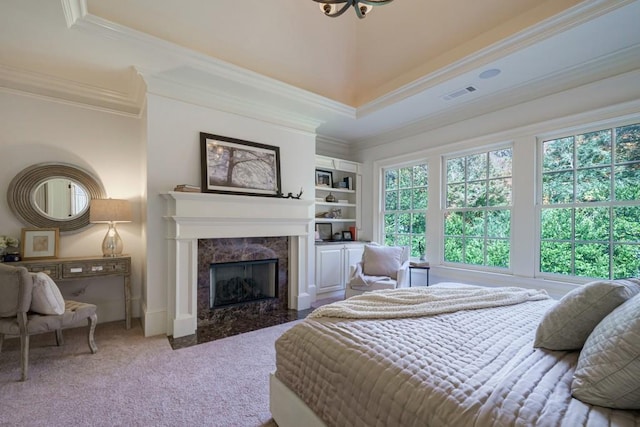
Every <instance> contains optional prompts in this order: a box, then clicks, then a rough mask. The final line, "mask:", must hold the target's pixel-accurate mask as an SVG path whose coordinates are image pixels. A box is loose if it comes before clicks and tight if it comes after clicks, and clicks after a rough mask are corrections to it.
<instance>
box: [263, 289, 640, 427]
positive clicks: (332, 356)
mask: <svg viewBox="0 0 640 427" xmlns="http://www.w3.org/2000/svg"><path fill="white" fill-rule="evenodd" d="M637 286H638V291H640V282H638V283H637ZM444 287H450V288H460V289H462V288H465V289H467V288H470V287H465V286H464V285H457V284H447V285H445V286H444ZM510 289H511V288H510ZM383 292H384V291H383ZM392 292H393V291H392ZM365 295H366V294H365ZM355 298H360V297H355ZM639 298H640V295H639ZM352 299H353V298H352ZM627 299H631V296H630V295H627ZM635 299H636V300H638V301H640V299H638V298H635ZM563 300H564V298H563ZM347 301H349V300H347ZM561 302H562V300H561ZM557 305H560V303H558V301H555V300H553V299H550V298H548V297H536V298H529V299H527V300H525V301H520V302H516V303H510V302H509V303H506V304H498V305H495V306H491V305H488V306H486V307H474V308H473V309H456V310H451V309H449V310H444V311H445V312H441V313H439V314H434V313H430V314H429V315H414V314H409V315H407V313H404V314H403V316H402V317H399V318H394V316H392V315H386V314H380V313H377V315H373V316H370V317H371V318H366V316H365V318H358V316H348V315H347V316H346V317H354V318H345V317H333V316H332V311H331V310H330V309H329V310H328V311H326V312H325V315H319V316H310V317H309V318H307V319H305V320H303V321H302V322H300V323H299V324H297V325H295V326H294V327H292V328H291V329H289V330H288V331H287V332H285V333H284V334H283V335H282V336H281V337H280V338H279V339H278V340H277V341H276V371H275V372H274V373H273V374H272V376H271V379H270V387H271V390H270V405H271V412H272V415H273V417H274V420H275V421H276V423H277V424H278V425H279V426H280V427H288V426H301V425H304V426H325V425H326V426H530V425H536V426H544V425H548V426H582V425H592V426H600V425H614V426H624V427H626V426H636V427H638V426H640V411H638V410H635V409H631V410H630V409H614V408H607V407H602V406H597V405H591V404H587V403H584V402H582V401H580V400H578V399H576V398H573V397H572V391H571V385H572V380H573V377H574V371H575V369H576V365H577V363H578V359H579V356H580V353H581V352H580V351H552V350H548V349H544V348H534V346H533V343H534V340H537V339H538V338H537V336H536V334H537V333H539V332H537V330H538V329H539V325H540V324H541V320H542V319H543V317H545V316H547V315H548V313H549V312H551V311H552V310H551V309H552V308H554V307H556V306H557ZM636 305H637V304H636ZM316 311H317V310H316ZM314 313H315V312H314ZM327 313H329V315H328V316H327V315H326V314H327ZM605 315H606V313H605ZM380 317H382V318H380ZM386 317H388V318H386ZM598 320H600V319H598ZM594 333H595V331H594ZM585 348H586V347H585ZM631 399H632V403H633V400H634V399H635V397H633V396H632V397H631Z"/></svg>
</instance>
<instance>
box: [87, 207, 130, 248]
mask: <svg viewBox="0 0 640 427" xmlns="http://www.w3.org/2000/svg"><path fill="white" fill-rule="evenodd" d="M131 218H132V216H131V204H130V203H129V201H128V200H120V199H92V200H91V205H90V206H89V222H92V223H107V224H109V229H108V230H107V235H106V236H104V240H103V241H102V254H103V255H104V256H106V257H117V256H119V255H121V254H122V239H121V238H120V235H119V234H118V230H116V223H118V222H131Z"/></svg>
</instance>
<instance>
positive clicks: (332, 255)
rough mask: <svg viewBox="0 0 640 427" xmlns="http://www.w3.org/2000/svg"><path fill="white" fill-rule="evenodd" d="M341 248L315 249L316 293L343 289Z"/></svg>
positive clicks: (318, 247)
mask: <svg viewBox="0 0 640 427" xmlns="http://www.w3.org/2000/svg"><path fill="white" fill-rule="evenodd" d="M342 248H343V246H342V245H326V246H317V247H316V286H317V288H318V293H323V292H330V291H339V290H341V289H344V282H343V278H342V271H343V264H342V262H343V255H342V253H343V251H342Z"/></svg>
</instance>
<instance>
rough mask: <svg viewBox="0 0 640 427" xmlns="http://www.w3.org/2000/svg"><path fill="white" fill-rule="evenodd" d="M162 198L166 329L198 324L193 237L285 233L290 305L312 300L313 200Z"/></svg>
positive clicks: (178, 333) (182, 331) (181, 331)
mask: <svg viewBox="0 0 640 427" xmlns="http://www.w3.org/2000/svg"><path fill="white" fill-rule="evenodd" d="M162 197H163V198H164V199H165V200H166V214H165V217H164V218H165V220H166V224H167V229H166V236H167V242H168V244H167V253H168V255H167V265H168V275H169V276H168V277H169V300H168V306H167V312H168V316H169V318H168V322H167V335H173V337H174V338H178V337H182V336H186V335H191V334H194V333H195V331H196V328H197V287H198V283H197V280H198V272H197V265H198V239H217V238H234V237H278V236H288V237H289V301H288V304H289V308H291V309H296V310H304V309H307V308H309V307H310V306H311V302H313V301H314V300H315V295H316V291H315V284H314V281H313V277H312V276H313V268H312V266H313V243H314V201H313V200H296V199H281V198H276V197H251V196H236V195H226V194H206V193H182V192H169V193H165V194H162Z"/></svg>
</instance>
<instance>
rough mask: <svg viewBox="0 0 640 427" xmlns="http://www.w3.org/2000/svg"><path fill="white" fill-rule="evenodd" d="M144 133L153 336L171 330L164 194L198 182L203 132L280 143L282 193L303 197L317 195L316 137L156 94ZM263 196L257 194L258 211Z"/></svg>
mask: <svg viewBox="0 0 640 427" xmlns="http://www.w3.org/2000/svg"><path fill="white" fill-rule="evenodd" d="M150 91H152V89H150ZM146 132H147V143H146V144H147V153H148V158H147V160H148V171H147V179H148V183H147V190H146V191H147V194H148V197H147V208H146V216H147V230H146V247H147V251H148V252H147V264H146V277H147V280H146V284H147V288H146V290H145V295H144V297H145V298H144V299H145V305H144V306H143V311H144V313H143V316H144V324H145V334H146V335H147V336H149V335H156V334H164V333H166V332H167V330H168V317H167V292H168V289H169V282H168V280H169V278H168V277H167V276H168V269H167V265H168V263H167V242H166V235H167V234H166V231H165V223H164V220H163V215H164V212H165V204H164V199H163V198H162V197H161V194H162V193H166V192H167V191H171V190H172V189H173V188H174V186H175V185H177V184H194V185H200V171H201V169H200V166H201V162H200V132H206V133H211V134H215V135H222V136H226V137H231V138H238V139H243V140H247V141H252V142H258V143H262V144H268V145H274V146H278V147H280V161H281V177H282V192H283V193H285V194H286V193H288V192H292V193H294V194H296V193H298V192H299V191H300V188H302V189H303V191H304V195H303V196H302V197H303V198H304V199H313V197H314V195H313V194H314V172H313V171H314V165H315V135H314V134H312V133H308V132H302V131H296V130H292V129H288V128H285V127H283V126H276V125H273V124H269V123H266V122H263V121H259V120H255V119H251V118H247V117H243V116H239V115H235V114H230V113H225V112H221V111H217V110H213V109H210V108H205V107H201V106H197V105H193V104H188V103H185V102H181V101H176V100H173V99H169V98H165V97H162V96H159V95H154V94H152V93H150V94H148V95H147V129H146ZM211 197H212V198H213V197H216V196H215V195H213V194H212V195H211ZM239 197H240V196H239ZM260 200H261V198H260V197H255V208H256V209H260Z"/></svg>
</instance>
